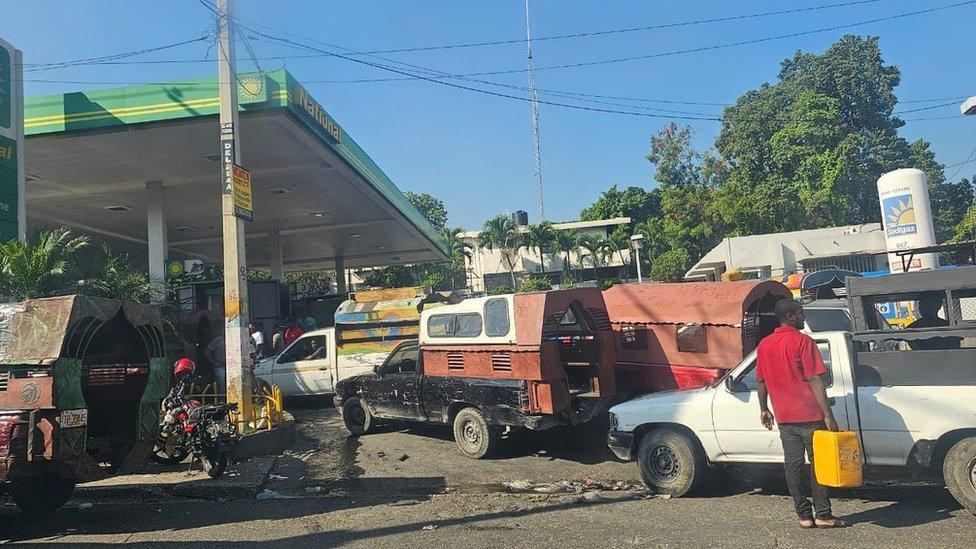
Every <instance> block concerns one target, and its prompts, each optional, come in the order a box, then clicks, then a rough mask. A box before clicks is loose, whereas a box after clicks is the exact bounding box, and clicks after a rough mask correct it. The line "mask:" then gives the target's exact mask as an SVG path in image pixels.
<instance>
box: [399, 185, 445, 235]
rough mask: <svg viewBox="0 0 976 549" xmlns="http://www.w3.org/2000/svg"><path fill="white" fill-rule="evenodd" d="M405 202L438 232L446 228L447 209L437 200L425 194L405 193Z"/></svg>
mask: <svg viewBox="0 0 976 549" xmlns="http://www.w3.org/2000/svg"><path fill="white" fill-rule="evenodd" d="M403 194H404V196H406V197H407V200H409V201H410V203H411V204H413V205H414V207H416V208H417V209H418V210H420V213H421V214H423V216H424V217H426V218H427V221H430V224H431V225H433V227H434V228H435V229H437V230H438V231H440V230H443V229H444V228H445V227H447V208H445V207H444V202H443V201H441V200H440V199H439V198H434V197H433V196H432V195H429V194H427V193H413V192H410V191H407V192H405V193H403Z"/></svg>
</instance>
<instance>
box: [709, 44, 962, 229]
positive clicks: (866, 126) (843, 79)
mask: <svg viewBox="0 0 976 549" xmlns="http://www.w3.org/2000/svg"><path fill="white" fill-rule="evenodd" d="M900 80H901V75H900V72H899V70H898V68H897V67H895V66H893V65H889V64H886V63H885V62H884V59H883V57H882V55H881V49H880V47H879V45H878V39H877V38H876V37H859V36H850V35H848V36H844V37H843V38H841V39H840V40H838V41H837V42H835V43H834V44H833V45H831V46H830V47H829V48H828V49H827V51H826V52H824V53H822V54H817V53H804V52H797V53H796V54H795V55H794V56H793V57H792V58H790V59H787V60H785V61H783V63H782V65H781V68H780V72H779V78H778V81H777V82H776V83H774V84H764V85H763V86H761V87H760V88H758V89H756V90H752V91H749V92H746V93H745V94H744V95H743V96H742V97H740V98H739V99H738V101H737V102H736V104H735V105H734V106H732V107H728V108H727V109H726V110H725V113H724V114H723V117H722V130H721V133H720V134H719V136H718V138H717V139H716V147H717V148H718V150H719V152H720V153H721V154H722V156H723V158H725V159H726V160H727V161H728V163H729V165H730V166H731V170H730V173H729V175H728V180H727V182H726V183H725V184H724V185H723V186H722V188H721V191H720V193H719V195H718V197H717V200H716V205H715V208H716V210H717V211H718V212H719V214H720V217H721V219H722V220H723V222H724V223H725V224H726V225H727V226H728V228H729V232H730V233H732V234H738V235H746V234H756V233H766V232H779V231H790V230H801V229H812V228H818V227H827V226H835V225H844V224H854V223H868V222H877V221H878V220H879V219H880V210H879V206H878V197H877V190H876V186H875V183H876V181H877V179H878V178H879V177H880V176H881V175H882V174H883V173H885V172H888V171H891V170H893V169H896V168H899V167H905V166H917V167H918V168H919V169H922V170H923V171H925V172H926V174H927V175H928V178H929V186H930V194H931V195H933V196H934V197H935V200H933V204H932V205H933V214H934V216H935V219H936V223H937V225H938V227H937V230H938V232H939V233H940V234H942V235H947V234H949V233H951V231H952V228H951V227H947V226H945V223H951V221H953V220H957V219H959V212H958V209H957V208H955V207H954V206H953V203H952V202H951V199H950V198H949V197H951V196H954V195H955V194H956V193H957V192H958V191H959V189H952V188H945V189H944V188H942V186H943V185H945V180H944V177H945V176H944V173H943V167H942V166H941V165H940V164H938V163H937V162H935V159H934V155H933V154H932V153H931V151H930V150H929V144H928V143H927V142H925V141H921V140H920V141H916V142H915V143H911V144H909V143H908V142H907V141H906V140H905V139H903V138H901V137H899V136H898V128H899V127H901V126H902V125H903V124H904V122H903V121H902V120H900V119H899V118H898V117H897V116H895V115H894V114H893V111H894V108H895V105H896V103H897V99H896V97H895V94H894V89H895V87H896V86H897V85H898V84H899V82H900Z"/></svg>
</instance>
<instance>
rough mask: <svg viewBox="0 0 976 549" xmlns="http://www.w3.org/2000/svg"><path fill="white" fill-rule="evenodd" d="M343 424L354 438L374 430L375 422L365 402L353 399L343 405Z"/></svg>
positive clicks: (356, 398)
mask: <svg viewBox="0 0 976 549" xmlns="http://www.w3.org/2000/svg"><path fill="white" fill-rule="evenodd" d="M342 424H343V425H345V427H346V430H347V431H349V434H351V435H353V436H357V437H358V436H359V435H365V434H367V433H369V432H370V431H371V430H372V429H373V425H374V424H375V421H374V420H373V414H370V413H369V410H367V409H366V406H365V405H364V404H363V401H362V400H360V399H359V398H358V397H352V398H350V399H349V400H347V401H345V402H344V403H342Z"/></svg>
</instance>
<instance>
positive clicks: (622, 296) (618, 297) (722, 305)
mask: <svg viewBox="0 0 976 549" xmlns="http://www.w3.org/2000/svg"><path fill="white" fill-rule="evenodd" d="M769 294H772V295H775V296H780V297H785V298H788V297H792V294H791V293H790V290H789V289H788V288H787V287H786V286H784V285H783V284H781V283H779V282H775V281H771V280H765V281H752V280H749V281H742V282H677V283H660V282H645V283H641V284H618V285H616V286H613V287H611V288H610V289H608V290H606V291H604V292H603V299H604V301H606V304H607V312H608V313H609V314H610V321H611V322H613V323H620V322H632V323H644V324H710V325H724V326H740V325H741V324H742V317H743V315H744V313H745V310H746V309H747V308H748V307H749V305H750V304H752V303H753V302H754V301H756V300H757V299H761V298H762V297H764V296H766V295H769Z"/></svg>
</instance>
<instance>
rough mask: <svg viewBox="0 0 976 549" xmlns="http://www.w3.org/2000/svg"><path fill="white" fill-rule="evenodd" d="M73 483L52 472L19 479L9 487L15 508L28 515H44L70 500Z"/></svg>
mask: <svg viewBox="0 0 976 549" xmlns="http://www.w3.org/2000/svg"><path fill="white" fill-rule="evenodd" d="M74 490H75V481H74V480H73V479H71V478H68V477H66V476H64V475H62V474H60V473H57V472H54V471H45V472H41V473H36V474H30V475H26V476H23V477H19V478H17V479H15V480H14V481H13V483H12V484H11V486H10V492H11V495H12V496H13V498H14V503H16V504H17V508H18V509H20V510H21V511H23V512H24V513H27V514H28V515H46V514H48V513H52V512H54V511H56V510H57V509H60V508H61V506H62V505H64V504H65V503H67V501H68V499H70V498H71V494H72V493H73V492H74Z"/></svg>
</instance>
